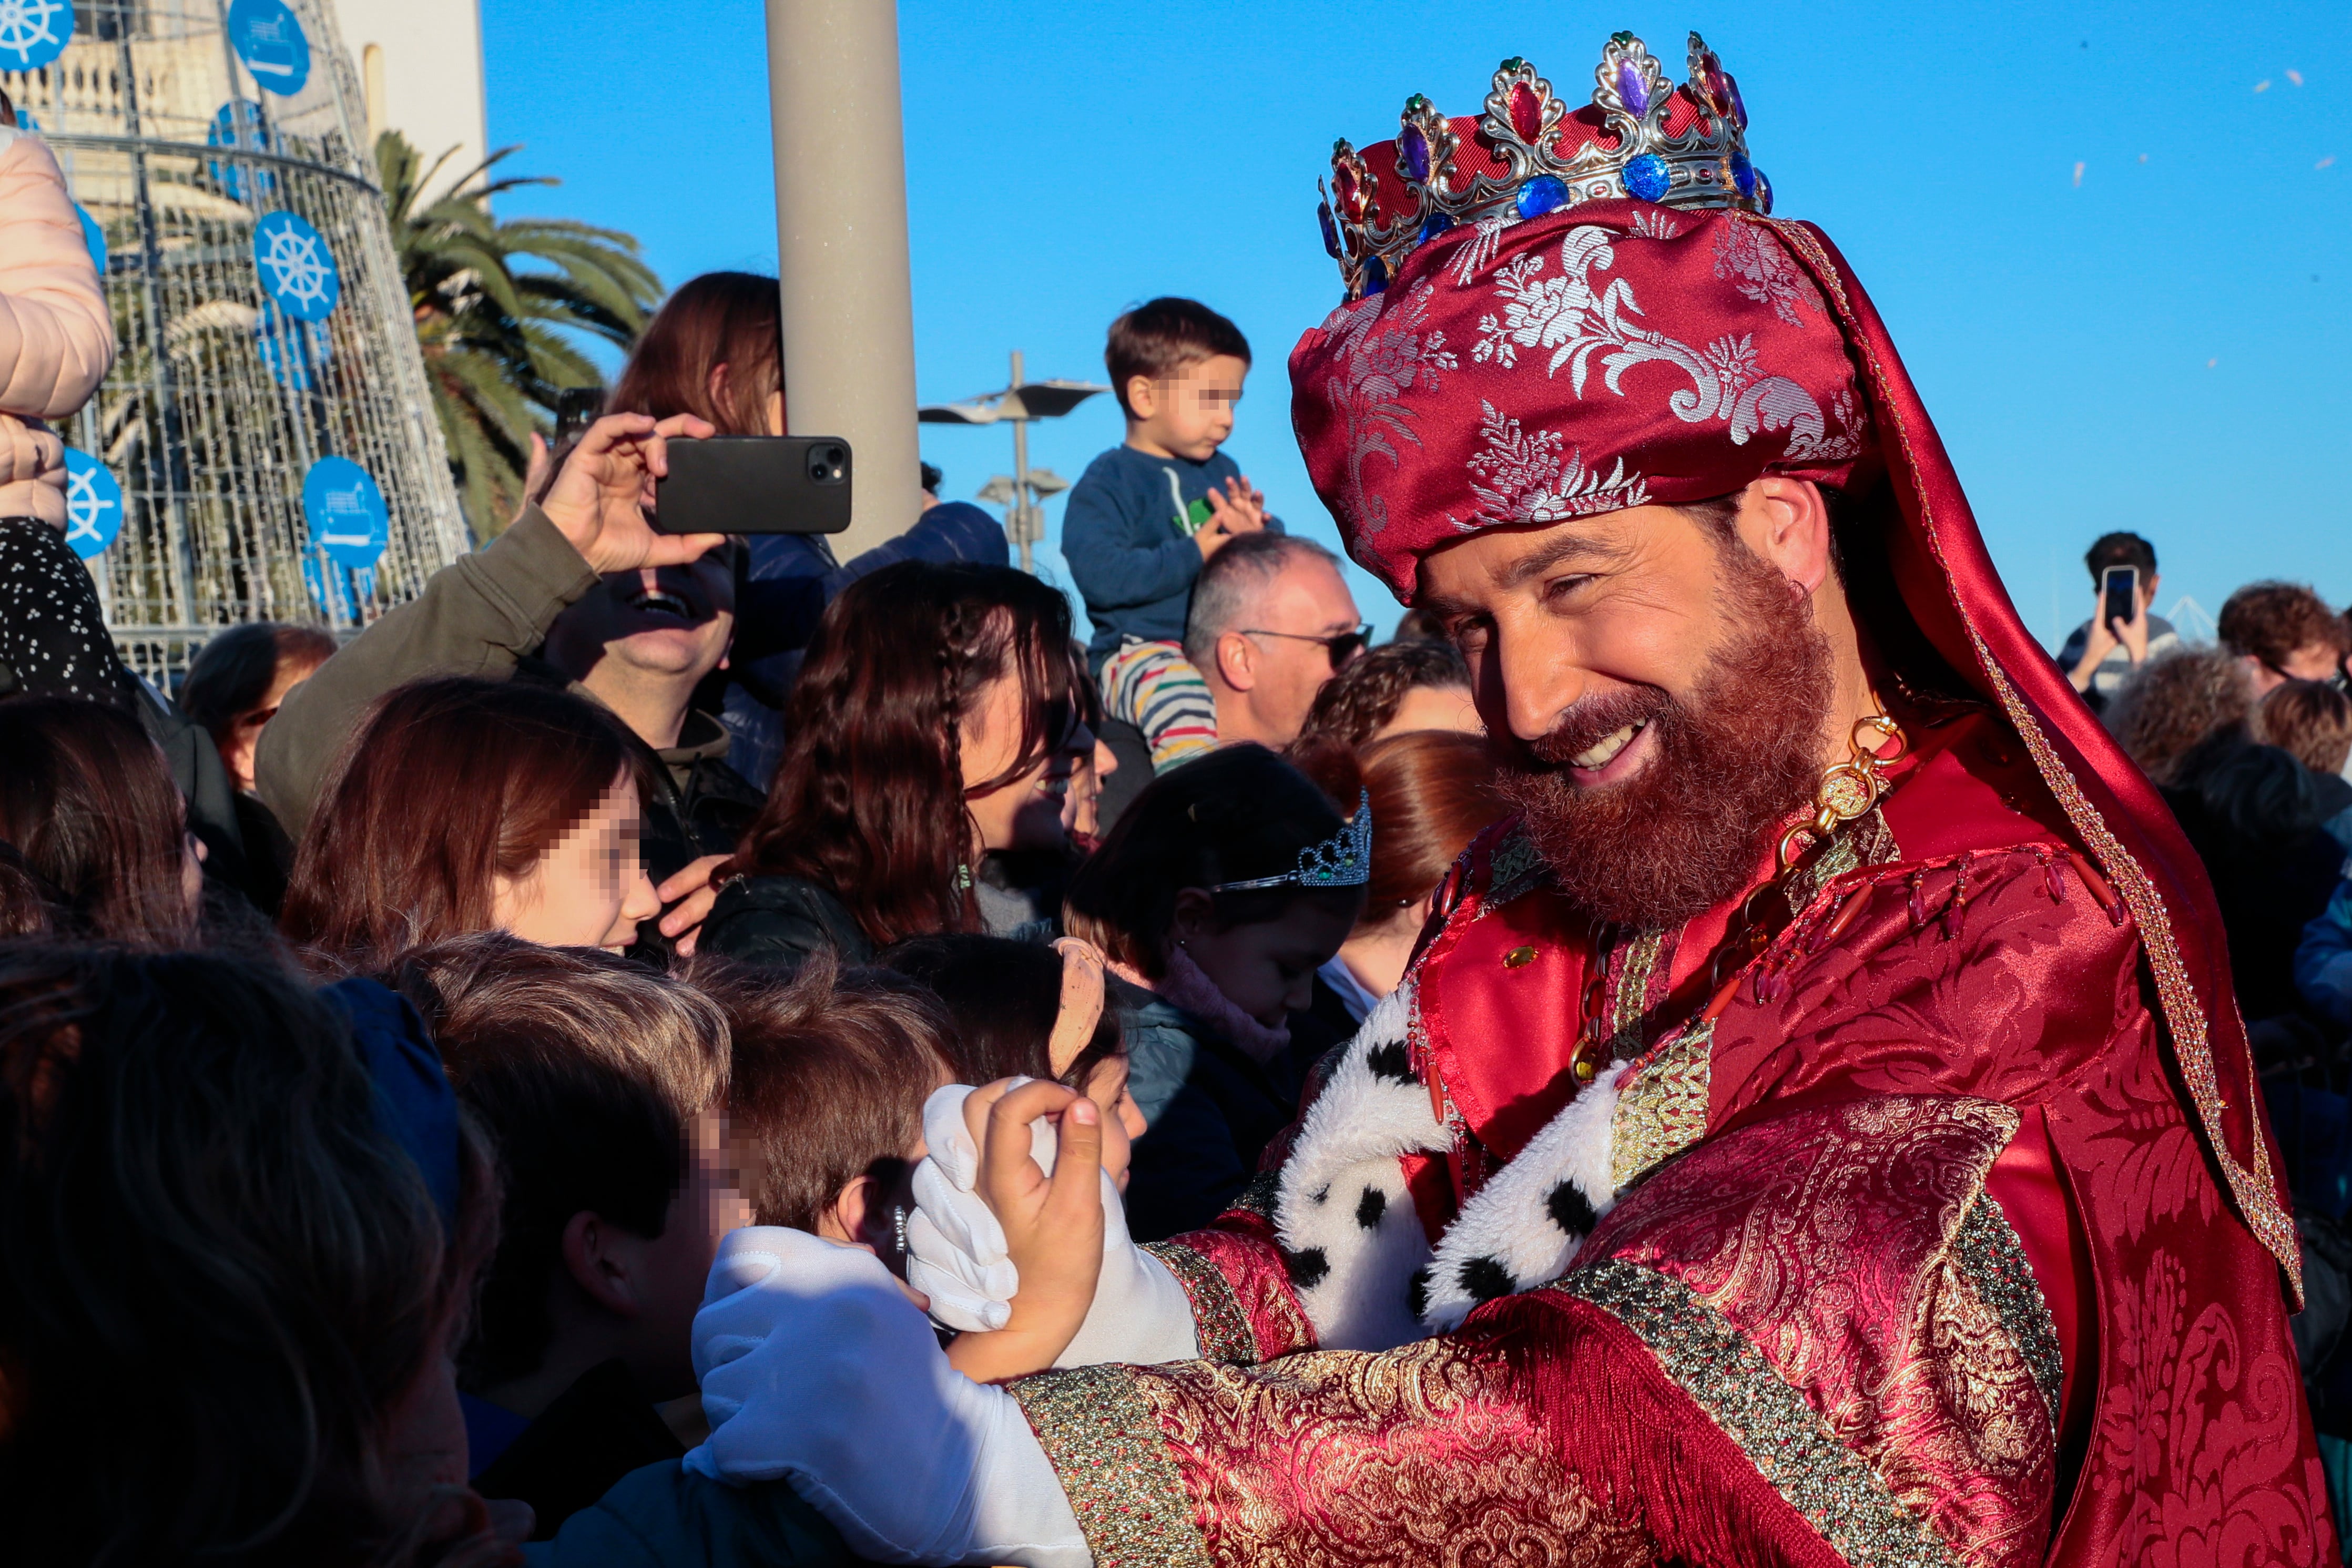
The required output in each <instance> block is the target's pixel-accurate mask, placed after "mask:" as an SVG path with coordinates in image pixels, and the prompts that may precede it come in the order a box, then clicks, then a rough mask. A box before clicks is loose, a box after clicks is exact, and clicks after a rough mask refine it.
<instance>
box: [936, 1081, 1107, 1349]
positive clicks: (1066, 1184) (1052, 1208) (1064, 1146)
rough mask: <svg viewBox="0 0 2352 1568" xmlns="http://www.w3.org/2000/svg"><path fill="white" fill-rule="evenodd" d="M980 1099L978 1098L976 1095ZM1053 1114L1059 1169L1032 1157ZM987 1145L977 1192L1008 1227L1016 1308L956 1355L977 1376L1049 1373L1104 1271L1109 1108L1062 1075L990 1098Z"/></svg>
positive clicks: (967, 1340)
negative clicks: (1034, 1142)
mask: <svg viewBox="0 0 2352 1568" xmlns="http://www.w3.org/2000/svg"><path fill="white" fill-rule="evenodd" d="M971 1098H972V1099H974V1100H977V1099H979V1098H980V1096H979V1095H977V1094H975V1095H973V1096H972V1097H971ZM1045 1115H1052V1116H1054V1117H1055V1142H1056V1144H1057V1145H1058V1148H1057V1150H1056V1152H1055V1160H1054V1173H1053V1175H1052V1176H1051V1177H1050V1178H1049V1177H1047V1176H1046V1175H1045V1173H1044V1172H1043V1171H1041V1170H1039V1169H1038V1167H1037V1163H1036V1161H1035V1160H1034V1159H1032V1158H1031V1157H1030V1145H1031V1140H1030V1133H1029V1123H1030V1121H1033V1120H1034V1119H1035V1118H1036V1117H1039V1116H1045ZM987 1118H988V1121H987V1135H986V1138H985V1139H984V1141H983V1142H982V1145H981V1168H980V1183H979V1191H980V1195H981V1197H982V1199H983V1200H984V1201H985V1202H986V1203H987V1205H988V1206H989V1208H990V1209H991V1210H992V1211H993V1212H994V1214H995V1215H996V1218H997V1223H998V1224H999V1225H1001V1226H1003V1229H1004V1243H1005V1250H1006V1252H1007V1253H1008V1254H1009V1255H1010V1256H1011V1258H1012V1259H1013V1265H1014V1267H1015V1268H1017V1269H1018V1270H1019V1272H1020V1276H1021V1288H1020V1289H1019V1291H1018V1292H1017V1293H1016V1294H1015V1295H1014V1296H1013V1315H1012V1317H1011V1318H1010V1320H1008V1321H1007V1322H1006V1323H1005V1326H1004V1327H1003V1328H1002V1329H1000V1330H997V1331H995V1332H993V1333H975V1334H965V1335H963V1336H961V1338H959V1339H958V1340H957V1341H956V1342H955V1343H954V1345H952V1346H950V1349H949V1357H948V1359H949V1361H950V1363H951V1364H952V1365H953V1366H954V1367H955V1368H956V1369H957V1370H958V1371H959V1372H961V1373H963V1374H964V1375H965V1376H967V1377H970V1378H972V1379H974V1380H975V1381H978V1382H992V1381H994V1380H997V1379H1001V1378H1007V1377H1019V1376H1023V1375H1024V1374H1026V1373H1033V1372H1042V1371H1044V1370H1045V1368H1047V1367H1049V1366H1051V1365H1053V1364H1054V1358H1055V1357H1056V1356H1058V1355H1060V1354H1061V1353H1062V1352H1063V1351H1064V1350H1065V1349H1066V1348H1067V1347H1068V1345H1069V1342H1070V1341H1071V1340H1072V1338H1074V1337H1075V1336H1076V1333H1077V1331H1078V1329H1079V1326H1080V1325H1081V1324H1083V1323H1084V1322H1085V1321H1086V1319H1087V1309H1088V1308H1089V1307H1091V1306H1093V1305H1094V1299H1095V1284H1096V1281H1097V1279H1099V1278H1100V1277H1101V1274H1102V1251H1103V1209H1102V1112H1101V1111H1100V1110H1097V1108H1096V1106H1095V1104H1094V1102H1093V1101H1092V1100H1088V1099H1087V1098H1086V1097H1085V1096H1084V1095H1081V1094H1079V1093H1077V1092H1076V1091H1075V1090H1073V1089H1065V1088H1064V1087H1063V1086H1062V1085H1060V1084H1057V1083H1045V1082H1042V1081H1040V1082H1034V1083H1027V1084H1024V1085H1022V1086H1021V1087H1020V1088H1019V1089H1014V1090H1013V1091H1012V1092H1011V1093H1009V1094H1003V1095H999V1096H996V1097H993V1098H992V1100H991V1101H990V1102H989V1105H988V1109H987Z"/></svg>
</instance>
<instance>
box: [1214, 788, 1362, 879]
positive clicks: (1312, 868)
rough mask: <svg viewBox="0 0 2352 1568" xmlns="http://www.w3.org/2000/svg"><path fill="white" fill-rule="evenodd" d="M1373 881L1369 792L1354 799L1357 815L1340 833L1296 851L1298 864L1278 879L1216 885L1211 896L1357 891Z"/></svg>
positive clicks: (1342, 827)
mask: <svg viewBox="0 0 2352 1568" xmlns="http://www.w3.org/2000/svg"><path fill="white" fill-rule="evenodd" d="M1371 879H1372V792H1371V791H1370V790H1364V791H1361V792H1360V794H1359V795H1357V798H1356V815H1355V816H1352V817H1350V818H1349V820H1348V821H1347V823H1346V824H1344V825H1343V826H1341V827H1340V829H1339V832H1337V833H1334V834H1333V835H1331V837H1328V838H1326V839H1325V840H1323V842H1322V843H1320V844H1310V845H1308V846H1307V847H1306V848H1304V849H1301V850H1300V851H1299V852H1298V864H1297V865H1296V866H1294V867H1292V868H1290V869H1289V870H1287V871H1285V872H1284V873H1283V874H1282V875H1281V876H1279V877H1252V878H1250V879H1247V880H1246V881H1240V882H1219V883H1218V884H1217V885H1216V886H1215V887H1213V888H1211V889H1209V891H1211V892H1213V893H1242V892H1247V891H1249V890H1250V889H1255V888H1360V887H1362V886H1363V885H1364V884H1365V883H1367V882H1369V881H1370V880H1371Z"/></svg>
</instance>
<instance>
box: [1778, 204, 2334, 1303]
mask: <svg viewBox="0 0 2352 1568" xmlns="http://www.w3.org/2000/svg"><path fill="white" fill-rule="evenodd" d="M1756 221H1758V222H1760V223H1764V224H1768V225H1769V226H1771V228H1772V229H1773V231H1774V232H1775V233H1777V234H1779V235H1780V237H1782V238H1783V239H1785V240H1787V241H1789V242H1790V244H1791V245H1793V246H1795V247H1797V248H1798V249H1799V250H1801V252H1802V253H1803V254H1804V257H1805V258H1806V260H1807V261H1808V262H1809V263H1810V264H1811V268H1812V270H1813V274H1814V276H1815V278H1816V279H1818V280H1819V281H1821V282H1822V283H1823V284H1825V285H1826V286H1827V287H1828V288H1829V289H1830V291H1831V293H1832V294H1833V295H1835V296H1836V298H1837V305H1838V314H1839V316H1840V317H1841V318H1842V320H1843V323H1844V324H1845V325H1846V326H1848V327H1852V326H1853V325H1854V312H1853V301H1852V300H1850V299H1849V298H1847V295H1846V291H1845V280H1844V279H1843V278H1841V277H1839V276H1838V270H1837V268H1835V267H1833V266H1832V265H1831V264H1830V258H1829V256H1828V254H1827V253H1826V252H1824V251H1823V250H1822V247H1821V244H1820V242H1819V241H1818V240H1816V239H1815V238H1814V237H1813V236H1812V235H1811V232H1809V231H1808V230H1807V229H1806V228H1805V227H1804V226H1802V225H1801V224H1799V223H1797V222H1795V221H1793V220H1790V219H1785V218H1760V219H1758V220H1756ZM1845 336H1846V341H1847V343H1848V345H1849V346H1850V347H1852V348H1853V350H1855V351H1856V352H1857V353H1860V354H1861V355H1862V356H1863V358H1864V360H1865V361H1866V362H1867V369H1868V372H1869V376H1870V389H1871V390H1872V392H1873V393H1874V394H1875V393H1877V392H1878V391H1879V389H1881V388H1883V387H1884V386H1885V384H1886V374H1885V370H1884V369H1883V368H1882V367H1881V366H1880V364H1879V362H1878V356H1877V353H1876V351H1875V350H1874V348H1873V347H1872V346H1871V344H1870V342H1869V340H1868V338H1867V337H1866V336H1865V335H1864V334H1863V333H1861V332H1859V331H1850V332H1848V333H1846V334H1845ZM1874 403H1875V405H1876V406H1875V408H1874V414H1875V415H1876V416H1879V417H1881V418H1883V419H1884V420H1885V423H1886V425H1887V426H1890V427H1891V429H1892V430H1893V433H1894V436H1895V439H1896V440H1897V441H1898V442H1899V443H1900V444H1901V445H1902V447H1903V456H1904V459H1905V461H1906V462H1907V463H1908V464H1909V465H1910V466H1911V469H1912V471H1913V472H1915V473H1916V472H1917V471H1918V468H1919V462H1918V456H1917V454H1916V452H1915V451H1914V450H1913V448H1912V445H1911V432H1910V431H1909V430H1908V429H1907V428H1906V427H1905V426H1904V424H1903V421H1902V419H1901V416H1899V414H1898V413H1897V412H1896V410H1895V409H1894V408H1893V407H1892V406H1890V405H1887V402H1886V399H1885V397H1884V396H1883V395H1882V396H1877V397H1875V398H1874ZM1919 507H1920V520H1921V521H1922V522H1923V523H1924V524H1925V525H1926V532H1927V548H1928V549H1929V551H1931V552H1933V553H1934V555H1935V557H1936V563H1937V566H1939V567H1943V568H1944V571H1945V585H1946V590H1947V593H1948V596H1949V598H1950V599H1951V602H1952V608H1953V610H1954V612H1955V613H1957V614H1958V616H1959V618H1960V625H1961V626H1962V627H1963V628H1964V629H1965V630H1966V631H1967V632H1968V634H1969V647H1970V648H1971V649H1972V650H1973V651H1974V653H1975V654H1976V658H1977V666H1978V668H1979V669H1980V670H1982V671H1983V672H1984V675H1985V677H1986V679H1988V680H1990V682H1991V683H1992V689H1993V695H1994V696H1995V697H1997V698H1998V699H1999V700H2000V707H2001V711H2002V713H2003V714H2004V715H2005V716H2006V717H2007V718H2008V720H2009V722H2010V726H2011V728H2012V729H2014V730H2015V731H2017V733H2018V736H2019V738H2020V739H2021V740H2022V741H2023V742H2025V749H2026V752H2027V753H2028V754H2029V755H2031V756H2032V759H2033V766H2034V769H2035V771H2036V772H2038V773H2041V775H2042V783H2044V784H2047V785H2049V786H2050V792H2051V794H2052V795H2054V796H2055V797H2056V798H2057V801H2058V806H2059V809H2060V810H2062V811H2063V812H2064V813H2065V814H2066V820H2067V821H2068V822H2069V823H2071V824H2072V825H2073V826H2074V831H2075V832H2077V833H2079V834H2081V835H2082V836H2083V841H2084V846H2085V847H2088V848H2089V850H2090V851H2091V854H2092V856H2093V857H2094V858H2095V859H2096V860H2097V861H2098V863H2099V868H2100V869H2101V870H2102V871H2104V872H2105V873H2106V875H2107V879H2108V880H2109V881H2111V882H2113V883H2114V884H2115V887H2116V891H2117V892H2118V893H2120V894H2121V895H2122V896H2123V900H2124V905H2125V907H2126V909H2128V910H2130V911H2131V916H2132V919H2133V920H2135V921H2137V922H2138V923H2139V935H2140V942H2141V945H2142V946H2143V947H2145V948H2146V949H2147V959H2148V967H2149V968H2150V969H2151V970H2153V971H2154V972H2155V974H2156V990H2157V999H2158V1001H2159V1002H2161V1003H2162V1004H2163V1005H2164V1012H2165V1016H2166V1018H2167V1020H2168V1022H2169V1023H2170V1024H2171V1026H2172V1037H2173V1049H2172V1056H2173V1060H2174V1062H2175V1064H2176V1065H2178V1066H2179V1069H2180V1079H2181V1082H2182V1083H2183V1084H2185V1085H2186V1086H2187V1087H2188V1089H2189V1099H2190V1100H2192V1101H2194V1102H2195V1104H2196V1107H2197V1118H2198V1121H2199V1122H2200V1124H2201V1126H2202V1127H2203V1129H2204V1132H2205V1142H2206V1144H2207V1146H2208V1147H2209V1148H2210V1151H2211V1152H2212V1155H2213V1158H2214V1159H2215V1160H2216V1161H2217V1162H2218V1163H2220V1164H2221V1174H2222V1176H2223V1177H2224V1179H2226V1180H2227V1181H2228V1183H2229V1184H2230V1193H2231V1197H2232V1198H2233V1199H2234V1200H2235V1201H2236V1204H2237V1208H2238V1212H2239V1213H2240V1214H2241V1215H2243V1216H2244V1217H2245V1221H2246V1226H2247V1228H2248V1229H2250V1230H2252V1232H2253V1233H2254V1236H2255V1238H2256V1239H2257V1240H2259V1241H2261V1242H2262V1244H2263V1247H2265V1248H2266V1249H2267V1250H2268V1251H2269V1252H2270V1255H2271V1256H2272V1257H2273V1258H2276V1259H2277V1260H2278V1265H2279V1267H2280V1268H2284V1270H2286V1275H2287V1279H2288V1282H2289V1283H2290V1284H2291V1285H2292V1286H2293V1287H2294V1301H2295V1305H2296V1306H2297V1307H2300V1306H2301V1305H2302V1303H2303V1255H2302V1249H2301V1245H2300V1243H2299V1242H2298V1240H2297V1239H2296V1236H2295V1230H2294V1219H2293V1218H2292V1217H2291V1216H2290V1215H2288V1214H2287V1213H2286V1211H2285V1210H2284V1209H2283V1208H2281V1207H2280V1206H2279V1202H2278V1194H2277V1193H2276V1191H2275V1190H2274V1186H2273V1182H2272V1179H2271V1170H2270V1163H2271V1162H2270V1150H2269V1149H2268V1148H2267V1147H2266V1146H2265V1142H2264V1140H2263V1133H2262V1129H2261V1126H2260V1125H2259V1123H2257V1124H2256V1125H2255V1126H2254V1127H2253V1130H2252V1141H2253V1168H2252V1170H2251V1171H2250V1170H2248V1169H2246V1168H2245V1167H2244V1166H2242V1165H2240V1164H2239V1163H2238V1161H2237V1158H2236V1156H2234V1155H2233V1154H2231V1152H2230V1144H2229V1140H2228V1139H2227V1138H2226V1137H2225V1136H2224V1135H2223V1131H2222V1125H2221V1118H2222V1116H2223V1115H2224V1113H2225V1111H2226V1107H2224V1106H2223V1104H2222V1103H2221V1080H2220V1079H2219V1078H2218V1076H2217V1075H2216V1073H2215V1071H2214V1067H2213V1045H2212V1041H2211V1039H2210V1037H2209V1036H2208V1034H2207V1032H2206V1019H2205V1006H2204V1003H2203V1001H2202V1000H2201V999H2200V997H2199V996H2198V994H2197V988H2196V986H2195V985H2193V984H2190V983H2189V969H2188V966H2187V965H2186V964H2184V963H2181V961H2180V948H2179V942H2176V941H2175V940H2174V937H2173V934H2172V918H2171V915H2170V912H2169V911H2168V910H2167V909H2166V908H2165V904H2164V899H2163V895H2162V894H2160V893H2158V891H2157V888H2156V883H2155V880H2154V879H2152V878H2150V877H2149V876H2148V874H2147V870H2146V868H2143V867H2142V866H2141V865H2140V863H2139V862H2138V861H2137V860H2136V859H2134V858H2132V857H2131V855H2130V854H2129V852H2127V851H2126V849H2125V848H2124V847H2123V843H2122V841H2121V840H2120V839H2118V838H2116V836H2115V832H2114V830H2113V829H2112V828H2110V827H2108V826H2107V824H2106V819H2105V817H2103V816H2100V815H2099V812H2098V810H2097V808H2096V807H2095V806H2093V805H2091V803H2090V800H2089V799H2088V797H2086V796H2085V795H2084V794H2083V789H2082V785H2081V784H2079V783H2078V782H2077V781H2076V780H2075V777H2074V770H2072V769H2071V768H2069V767H2068V766H2067V765H2066V764H2065V763H2064V762H2063V760H2062V759H2061V758H2060V757H2059V755H2058V752H2057V748H2056V747H2055V746H2053V744H2052V743H2051V741H2050V736H2049V734H2048V733H2047V732H2046V731H2044V730H2043V729H2042V721H2041V719H2040V717H2039V716H2038V715H2036V714H2035V713H2034V712H2033V710H2032V709H2031V708H2029V707H2027V706H2026V703H2025V699H2024V698H2023V697H2022V696H2021V695H2020V694H2019V692H2018V690H2017V688H2016V687H2015V686H2014V685H2013V684H2012V683H2011V680H2010V679H2009V672H2008V671H2006V670H2004V669H2002V668H2000V664H1999V662H1998V661H1996V660H1995V659H1994V658H1993V657H1992V650H1991V649H1990V648H1988V647H1986V646H1985V640H1984V637H1983V635H1982V634H1981V633H1979V631H1978V630H1977V624H1976V617H1975V616H1972V615H1970V614H1969V606H1968V605H1966V604H1964V603H1962V602H1961V600H1960V596H1959V595H1958V594H1951V593H1949V588H1950V583H1951V575H1950V568H1949V566H1948V564H1947V563H1946V562H1945V560H1944V550H1943V543H1942V542H1941V541H1940V540H1938V539H1937V537H1936V521H1935V518H1934V515H1933V514H1932V513H1931V512H1930V511H1929V510H1928V508H1927V497H1926V496H1925V495H1922V496H1920V497H1919ZM2246 1079H2247V1081H2248V1082H2249V1083H2251V1082H2252V1081H2253V1079H2254V1072H2253V1062H2252V1047H2248V1059H2247V1064H2246ZM2250 1114H2251V1112H2250Z"/></svg>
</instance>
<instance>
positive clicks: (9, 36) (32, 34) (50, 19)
mask: <svg viewBox="0 0 2352 1568" xmlns="http://www.w3.org/2000/svg"><path fill="white" fill-rule="evenodd" d="M73 30H74V16H73V7H72V6H71V5H68V4H67V3H66V0H0V70H12V71H28V70H35V69H37V68H40V67H42V66H45V65H47V64H48V63H49V62H50V61H51V60H53V59H56V58H58V56H59V55H61V54H63V53H65V48H66V40H67V39H68V38H70V37H73Z"/></svg>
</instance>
